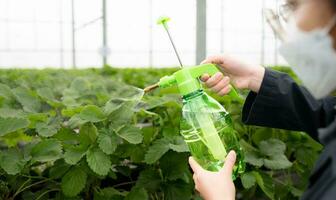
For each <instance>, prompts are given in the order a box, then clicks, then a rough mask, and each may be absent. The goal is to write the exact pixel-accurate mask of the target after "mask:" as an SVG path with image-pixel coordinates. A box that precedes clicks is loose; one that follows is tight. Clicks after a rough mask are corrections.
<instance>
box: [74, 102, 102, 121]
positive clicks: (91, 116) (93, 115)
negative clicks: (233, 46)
mask: <svg viewBox="0 0 336 200" xmlns="http://www.w3.org/2000/svg"><path fill="white" fill-rule="evenodd" d="M79 117H80V118H81V119H82V120H84V121H87V122H94V123H95V122H100V121H103V120H105V115H104V113H103V111H102V110H101V109H100V108H99V107H98V106H95V105H88V106H85V107H84V108H83V110H82V111H81V112H80V113H79Z"/></svg>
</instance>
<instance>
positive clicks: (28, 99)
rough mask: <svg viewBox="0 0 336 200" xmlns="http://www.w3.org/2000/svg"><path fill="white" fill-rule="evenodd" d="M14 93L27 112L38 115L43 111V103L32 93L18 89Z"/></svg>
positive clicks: (24, 89)
mask: <svg viewBox="0 0 336 200" xmlns="http://www.w3.org/2000/svg"><path fill="white" fill-rule="evenodd" d="M12 92H13V94H14V96H15V97H16V99H17V100H18V102H20V103H21V105H22V106H23V109H24V110H25V111H27V112H35V113H37V112H39V110H40V109H41V102H40V100H39V99H38V98H37V97H36V95H35V94H34V93H33V92H32V91H30V90H28V89H26V88H23V87H18V88H15V89H13V90H12Z"/></svg>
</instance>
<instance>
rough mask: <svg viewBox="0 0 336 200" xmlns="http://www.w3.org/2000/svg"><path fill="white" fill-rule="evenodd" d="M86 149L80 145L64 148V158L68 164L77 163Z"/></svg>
mask: <svg viewBox="0 0 336 200" xmlns="http://www.w3.org/2000/svg"><path fill="white" fill-rule="evenodd" d="M86 151H87V149H86V148H84V147H81V146H78V147H72V148H66V149H65V153H64V160H65V162H66V163H68V164H70V165H75V164H77V163H78V162H79V161H80V160H81V159H82V157H83V156H84V155H85V153H86Z"/></svg>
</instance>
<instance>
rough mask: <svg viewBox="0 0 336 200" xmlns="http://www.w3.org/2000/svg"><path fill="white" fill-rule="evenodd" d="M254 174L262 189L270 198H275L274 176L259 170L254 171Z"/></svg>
mask: <svg viewBox="0 0 336 200" xmlns="http://www.w3.org/2000/svg"><path fill="white" fill-rule="evenodd" d="M252 174H253V175H254V177H255V179H256V181H257V184H258V185H259V187H260V188H261V190H262V191H263V192H264V193H265V194H266V195H267V196H268V197H269V198H270V199H274V184H273V180H272V178H271V177H270V176H268V175H266V174H264V173H261V172H257V171H253V172H252Z"/></svg>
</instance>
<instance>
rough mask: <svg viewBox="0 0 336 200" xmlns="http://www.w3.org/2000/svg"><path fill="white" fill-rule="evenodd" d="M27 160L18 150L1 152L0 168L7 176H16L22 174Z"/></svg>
mask: <svg viewBox="0 0 336 200" xmlns="http://www.w3.org/2000/svg"><path fill="white" fill-rule="evenodd" d="M25 164H26V160H24V159H23V155H22V154H21V153H20V152H19V151H18V150H17V149H8V150H6V151H1V152H0V166H1V168H2V169H3V170H5V171H6V173H7V174H11V175H15V174H18V173H20V172H21V170H22V169H23V167H24V165H25Z"/></svg>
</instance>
